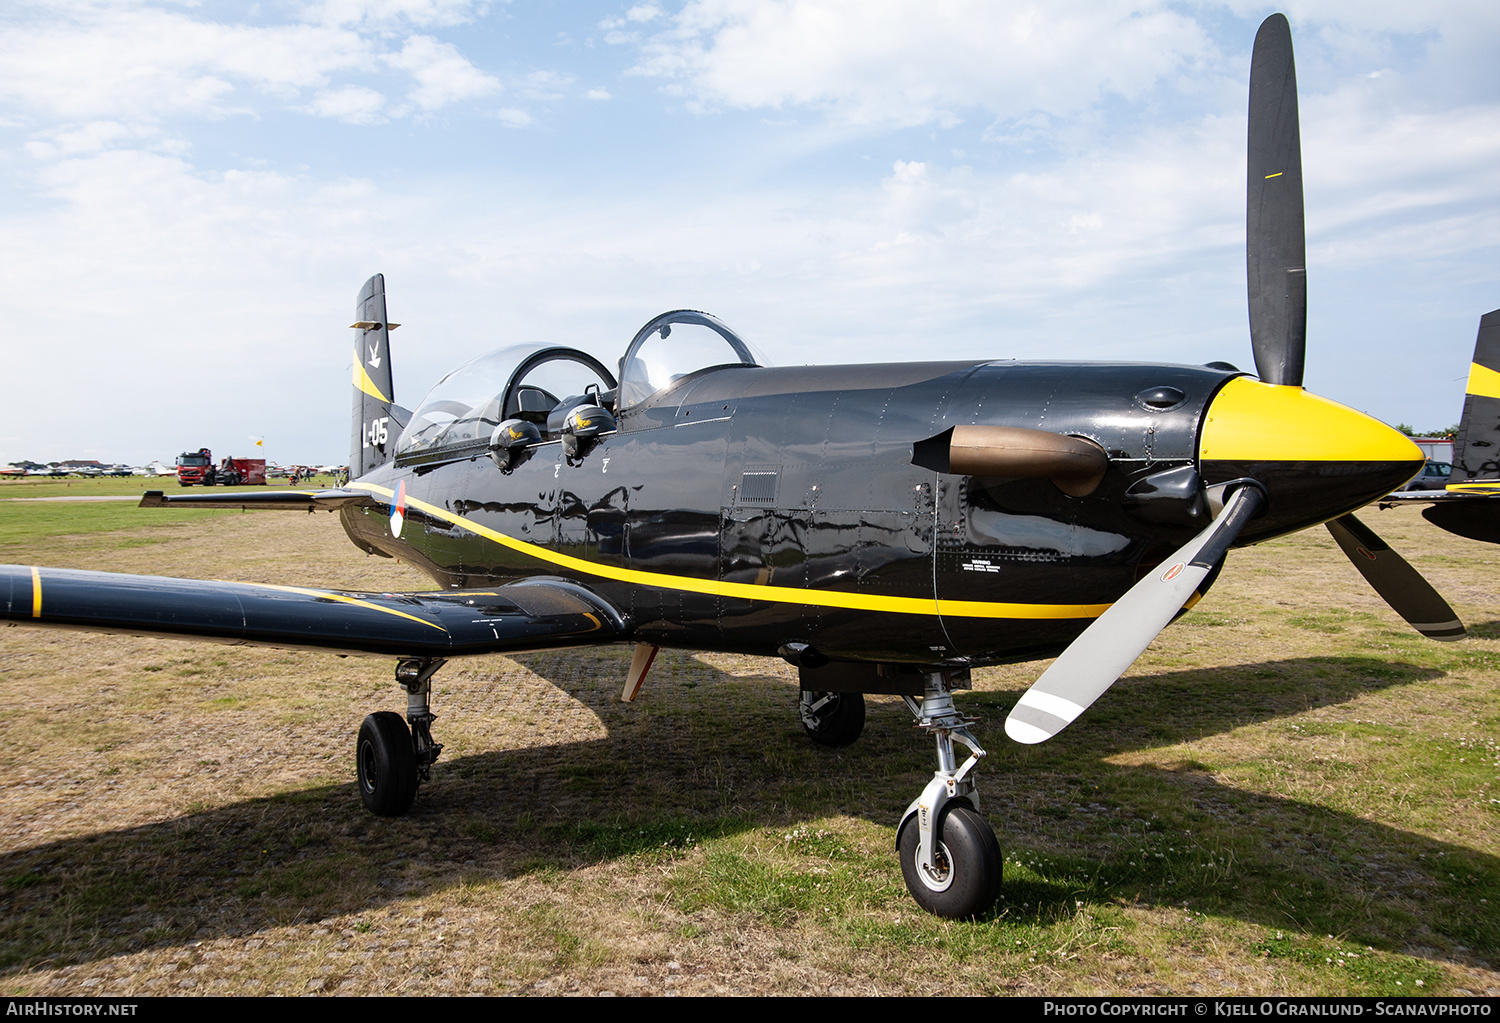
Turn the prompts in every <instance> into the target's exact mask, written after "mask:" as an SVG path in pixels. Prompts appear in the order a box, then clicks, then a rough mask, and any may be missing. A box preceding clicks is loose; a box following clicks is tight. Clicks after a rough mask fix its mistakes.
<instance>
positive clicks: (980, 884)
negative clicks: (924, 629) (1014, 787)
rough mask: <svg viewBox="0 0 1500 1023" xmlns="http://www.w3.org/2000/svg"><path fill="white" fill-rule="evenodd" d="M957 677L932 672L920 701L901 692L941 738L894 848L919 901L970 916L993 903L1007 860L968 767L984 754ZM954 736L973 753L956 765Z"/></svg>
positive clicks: (923, 724) (920, 723)
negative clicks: (956, 687)
mask: <svg viewBox="0 0 1500 1023" xmlns="http://www.w3.org/2000/svg"><path fill="white" fill-rule="evenodd" d="M953 680H954V675H953V673H949V672H933V673H931V674H929V675H928V676H927V681H926V693H925V695H924V696H923V697H922V699H921V701H920V702H919V701H917V700H916V699H915V698H913V697H910V696H903V697H902V699H903V700H905V701H906V705H907V707H908V708H910V710H911V712H912V714H913V715H914V716H915V717H916V719H917V727H918V728H921V729H923V730H924V731H926V732H929V733H931V734H932V735H933V737H934V738H935V739H936V740H937V756H938V769H937V770H936V771H935V772H933V775H932V780H931V781H930V782H928V783H927V787H926V788H925V789H923V790H922V794H921V795H920V796H918V797H917V798H916V800H915V801H913V802H912V804H911V806H909V807H907V808H906V813H905V815H904V816H903V817H902V819H901V827H900V828H899V829H898V830H897V832H896V850H897V852H898V853H899V855H900V857H901V873H902V875H903V876H904V877H905V878H906V888H907V890H908V891H910V892H911V896H912V898H914V899H916V900H917V904H918V905H919V906H921V907H922V908H923V909H925V910H927V911H928V912H929V913H935V914H937V915H938V916H945V917H954V918H968V917H974V916H979V915H981V914H982V913H984V912H985V911H986V910H988V909H989V908H990V907H991V906H993V905H994V904H995V899H996V898H997V897H998V896H999V894H1000V880H1001V874H1002V872H1003V870H1004V862H1005V861H1004V857H1003V856H1002V855H1001V853H1000V843H999V841H998V840H996V838H995V832H994V831H993V830H991V828H990V826H989V823H988V822H987V821H986V820H985V819H984V818H983V817H981V816H980V815H979V793H978V791H976V790H975V788H974V782H973V781H972V780H970V778H969V773H970V772H971V771H972V770H973V769H974V766H975V765H976V764H978V763H979V759H980V758H981V757H983V756H984V755H985V752H984V749H983V748H982V747H981V746H980V745H979V743H978V741H976V740H975V738H974V736H973V735H972V734H970V732H969V726H970V725H971V724H973V723H974V722H973V721H972V720H970V719H967V718H965V717H963V716H962V715H960V714H959V713H958V709H957V708H956V707H955V706H954V705H953V691H952V688H951V682H952V681H953ZM861 709H863V708H861ZM861 716H863V715H861ZM955 739H956V740H958V742H960V743H962V744H963V745H964V746H966V747H968V749H969V753H970V755H969V758H968V759H967V760H965V761H964V763H963V766H961V767H958V768H957V769H956V770H955V766H954V765H955V762H956V758H955V756H954V752H953V741H954V740H955Z"/></svg>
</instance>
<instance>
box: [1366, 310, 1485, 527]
mask: <svg viewBox="0 0 1500 1023" xmlns="http://www.w3.org/2000/svg"><path fill="white" fill-rule="evenodd" d="M1464 391H1465V394H1464V411H1463V416H1462V418H1460V419H1459V421H1458V433H1457V434H1456V435H1455V436H1454V438H1453V471H1452V473H1451V474H1450V475H1449V477H1448V484H1447V486H1446V487H1445V488H1444V489H1443V490H1438V491H1432V490H1410V491H1400V492H1397V493H1394V494H1390V495H1388V496H1387V497H1385V498H1383V499H1382V500H1381V502H1380V507H1381V508H1391V507H1394V506H1395V505H1397V504H1407V503H1412V502H1415V503H1418V504H1424V503H1425V504H1428V505H1430V507H1428V508H1424V509H1422V517H1423V518H1425V519H1426V520H1427V521H1429V522H1431V523H1432V524H1433V525H1435V526H1438V527H1440V528H1442V529H1446V530H1447V531H1448V532H1450V533H1456V534H1457V535H1459V536H1464V537H1468V538H1469V539H1470V540H1483V541H1484V542H1486V543H1500V309H1496V310H1494V311H1493V312H1488V313H1485V314H1484V315H1483V316H1481V317H1480V318H1479V336H1478V337H1477V338H1476V339H1475V340H1474V361H1473V362H1471V363H1470V364H1469V383H1468V386H1467V387H1466V388H1465V389H1464Z"/></svg>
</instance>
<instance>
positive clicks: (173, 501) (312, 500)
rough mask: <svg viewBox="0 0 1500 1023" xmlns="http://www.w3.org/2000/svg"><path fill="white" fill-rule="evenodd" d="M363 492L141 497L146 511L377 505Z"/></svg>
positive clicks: (155, 492)
mask: <svg viewBox="0 0 1500 1023" xmlns="http://www.w3.org/2000/svg"><path fill="white" fill-rule="evenodd" d="M373 500H374V499H373V498H372V497H371V496H370V495H369V494H367V493H365V492H364V491H362V490H345V489H343V488H342V487H339V488H336V489H333V490H245V491H239V490H232V491H228V492H223V491H221V492H219V493H214V492H212V491H204V492H203V493H199V494H170V495H169V494H165V493H163V492H162V491H160V490H148V491H146V492H145V493H144V494H142V495H141V503H140V507H142V508H248V509H251V510H254V509H257V508H263V509H266V510H270V511H302V510H303V509H306V510H307V511H314V510H322V511H337V510H338V509H340V508H342V507H343V506H344V505H346V504H360V503H364V502H370V503H373Z"/></svg>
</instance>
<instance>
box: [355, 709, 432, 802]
mask: <svg viewBox="0 0 1500 1023" xmlns="http://www.w3.org/2000/svg"><path fill="white" fill-rule="evenodd" d="M354 749H355V753H354V763H355V769H356V771H357V773H358V774H359V798H360V799H362V800H364V804H365V809H366V810H369V811H370V812H371V813H373V814H376V815H377V816H380V817H400V816H401V815H402V814H404V813H406V811H408V810H410V809H411V804H412V802H413V800H415V799H416V798H417V755H416V752H415V750H413V748H412V742H411V729H409V728H407V727H406V722H405V721H404V720H402V717H401V715H400V714H397V713H395V712H394V711H389V710H382V711H377V712H376V713H374V714H371V715H370V716H369V717H367V718H365V720H364V722H363V723H362V724H361V725H360V726H359V741H358V742H357V743H356V744H355V747H354Z"/></svg>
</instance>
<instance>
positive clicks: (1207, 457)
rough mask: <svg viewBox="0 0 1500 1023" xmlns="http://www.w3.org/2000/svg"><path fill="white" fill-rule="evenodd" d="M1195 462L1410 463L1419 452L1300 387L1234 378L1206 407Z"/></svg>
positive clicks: (1380, 427)
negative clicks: (1196, 460) (1206, 410)
mask: <svg viewBox="0 0 1500 1023" xmlns="http://www.w3.org/2000/svg"><path fill="white" fill-rule="evenodd" d="M1198 457H1199V458H1201V459H1202V460H1203V461H1205V462H1207V461H1216V462H1414V463H1416V465H1418V466H1421V464H1422V462H1423V457H1422V450H1421V448H1419V447H1417V446H1416V445H1415V444H1413V443H1412V442H1411V440H1410V439H1409V438H1407V437H1406V436H1404V435H1402V434H1401V433H1399V432H1397V431H1396V430H1393V429H1391V428H1390V427H1389V426H1387V425H1385V424H1384V423H1382V422H1381V421H1380V420H1378V419H1372V418H1371V417H1370V416H1367V415H1365V414H1364V413H1363V412H1356V411H1355V410H1354V409H1352V408H1349V407H1348V406H1346V405H1340V404H1339V403H1338V402H1336V401H1329V400H1328V399H1327V398H1320V397H1318V396H1317V395H1316V394H1309V393H1308V392H1307V391H1304V390H1303V389H1302V388H1300V387H1293V386H1285V385H1277V384H1263V383H1261V382H1260V381H1258V380H1252V379H1250V378H1249V377H1235V378H1234V379H1233V380H1230V381H1229V382H1228V383H1227V384H1225V385H1224V386H1223V388H1221V389H1220V391H1219V393H1218V394H1217V395H1215V396H1214V400H1213V402H1212V404H1210V405H1209V407H1208V415H1207V417H1206V419H1205V421H1204V424H1203V435H1202V438H1201V440H1200V441H1199V447H1198Z"/></svg>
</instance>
